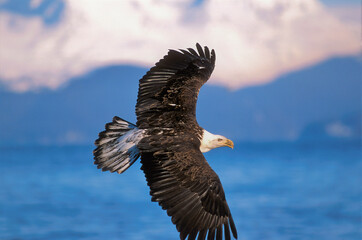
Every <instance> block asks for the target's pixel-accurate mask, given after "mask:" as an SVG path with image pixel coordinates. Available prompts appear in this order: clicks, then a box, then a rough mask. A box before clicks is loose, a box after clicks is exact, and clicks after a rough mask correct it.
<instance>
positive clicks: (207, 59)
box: [94, 44, 237, 240]
mask: <svg viewBox="0 0 362 240" xmlns="http://www.w3.org/2000/svg"><path fill="white" fill-rule="evenodd" d="M196 48H197V51H196V50H194V49H191V48H188V49H187V50H179V51H175V50H170V51H169V52H168V54H167V55H166V56H165V57H164V58H163V59H161V60H160V61H159V62H158V63H156V65H155V66H154V67H152V68H151V69H150V71H148V72H147V73H146V75H145V76H144V77H143V78H142V79H141V80H140V82H139V91H138V99H137V104H136V115H137V123H136V125H133V124H131V123H129V122H127V121H125V120H123V119H121V118H118V117H115V118H114V119H113V122H112V123H108V124H107V125H106V130H105V131H103V132H101V133H100V134H99V139H97V141H96V142H95V144H96V146H97V148H96V149H95V151H94V159H95V164H97V166H98V168H102V170H104V171H107V170H108V171H111V172H114V171H118V172H119V173H122V172H123V171H125V170H126V169H127V168H128V167H129V166H131V165H132V164H133V163H134V162H135V160H137V158H138V157H139V156H141V163H142V167H141V169H142V170H143V172H144V174H145V176H146V179H147V184H148V186H149V187H150V194H151V196H152V201H155V202H158V203H159V205H160V206H161V207H162V208H163V209H164V210H166V211H167V214H168V215H169V216H171V220H172V222H173V223H174V224H175V225H176V228H177V230H178V231H179V232H180V239H186V238H187V239H189V240H191V239H196V238H197V239H199V240H201V239H206V238H207V239H208V240H211V239H217V240H221V239H223V236H224V237H225V239H227V240H229V239H231V234H232V236H234V238H237V231H236V227H235V224H234V221H233V218H232V216H231V212H230V209H229V207H228V205H227V202H226V199H225V193H224V190H223V187H222V185H221V182H220V179H219V177H218V176H217V174H216V173H215V172H214V171H213V170H212V169H211V167H210V166H209V164H208V163H207V161H206V159H205V157H204V155H203V154H202V152H201V150H202V149H212V148H215V147H221V146H230V142H231V140H229V139H227V138H225V137H223V136H220V135H214V134H211V133H209V132H207V131H206V130H204V129H203V128H201V127H200V126H199V125H198V123H197V121H196V102H197V97H198V93H199V90H200V88H201V86H202V85H203V84H204V83H205V82H206V81H207V80H208V79H209V77H210V75H211V73H212V71H213V69H214V66H215V52H214V50H212V51H211V52H210V51H209V49H208V48H207V47H204V48H202V47H201V46H200V45H199V44H197V45H196ZM231 143H232V142H231ZM230 230H231V231H230Z"/></svg>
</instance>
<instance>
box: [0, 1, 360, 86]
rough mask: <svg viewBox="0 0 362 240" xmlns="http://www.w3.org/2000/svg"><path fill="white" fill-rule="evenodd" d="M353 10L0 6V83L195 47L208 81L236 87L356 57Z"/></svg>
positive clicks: (43, 80) (143, 62)
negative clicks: (206, 64)
mask: <svg viewBox="0 0 362 240" xmlns="http://www.w3.org/2000/svg"><path fill="white" fill-rule="evenodd" d="M360 14H361V13H360V1H352V0H348V1H336V0H333V1H327V0H323V1H317V0H294V1H290V0H242V1H240V0H226V1H220V0H196V1H195V0H166V1H161V0H143V1H141V0H138V1H127V0H124V1H119V0H103V1H90V0H63V1H62V0H11V1H10V0H0V36H1V38H0V81H1V83H2V85H5V86H6V87H8V88H9V89H11V90H13V91H16V92H25V91H33V90H37V89H39V88H50V89H57V88H59V87H60V86H62V85H63V84H65V83H66V82H67V81H69V80H70V79H71V78H73V77H77V76H80V75H83V74H85V73H87V72H90V71H92V70H94V69H97V68H100V67H104V66H108V65H119V64H127V65H135V66H141V67H151V66H152V65H153V64H154V63H155V62H157V61H158V60H159V59H160V58H162V57H163V56H164V55H165V54H166V53H167V51H168V49H179V48H188V47H195V44H196V42H199V43H200V44H201V45H207V46H209V47H210V48H213V49H215V51H216V56H217V60H216V68H215V70H214V73H213V75H212V77H211V79H210V81H209V83H210V84H215V85H219V86H224V87H227V88H229V89H234V90H236V89H240V88H242V87H246V86H252V85H258V84H263V83H267V82H270V81H272V80H274V79H275V78H277V77H278V76H281V75H282V74H285V73H288V72H292V71H295V70H298V69H302V68H305V67H307V66H310V65H313V64H316V63H318V62H320V61H323V60H325V59H328V58H332V57H335V56H345V55H356V54H358V53H359V52H360V48H361V46H360V39H361V38H360V36H361V32H360V29H361V26H360V21H361V16H360Z"/></svg>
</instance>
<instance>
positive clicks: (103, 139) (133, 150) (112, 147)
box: [93, 117, 143, 173]
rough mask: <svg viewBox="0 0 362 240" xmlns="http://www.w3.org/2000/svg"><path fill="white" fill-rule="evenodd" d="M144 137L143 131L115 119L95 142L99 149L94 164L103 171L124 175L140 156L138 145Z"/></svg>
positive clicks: (94, 152) (119, 119)
mask: <svg viewBox="0 0 362 240" xmlns="http://www.w3.org/2000/svg"><path fill="white" fill-rule="evenodd" d="M142 137H143V130H140V129H138V128H137V127H136V126H135V125H133V124H132V123H130V122H127V121H125V120H123V119H121V118H119V117H114V118H113V121H112V122H110V123H107V124H106V130H105V131H103V132H101V133H99V138H98V139H97V140H96V141H95V145H96V146H97V148H96V149H95V150H94V151H93V155H94V160H95V161H94V164H96V165H97V167H98V168H101V169H102V170H103V171H110V172H115V171H117V172H118V173H123V172H124V171H126V170H127V169H128V168H129V167H130V166H131V165H132V164H133V163H134V162H135V161H136V160H137V159H138V157H139V156H140V151H139V149H138V148H137V144H138V142H139V141H140V140H141V139H142Z"/></svg>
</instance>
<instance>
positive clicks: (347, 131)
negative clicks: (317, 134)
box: [326, 122, 353, 137]
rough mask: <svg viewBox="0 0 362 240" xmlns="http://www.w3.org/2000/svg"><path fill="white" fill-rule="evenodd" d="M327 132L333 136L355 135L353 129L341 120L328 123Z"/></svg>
mask: <svg viewBox="0 0 362 240" xmlns="http://www.w3.org/2000/svg"><path fill="white" fill-rule="evenodd" d="M326 132H327V134H328V135H329V136H332V137H351V136H352V135H353V130H352V129H351V128H350V127H348V126H346V125H343V124H342V123H340V122H334V123H331V124H329V125H327V126H326Z"/></svg>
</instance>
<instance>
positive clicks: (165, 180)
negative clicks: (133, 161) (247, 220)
mask: <svg viewBox="0 0 362 240" xmlns="http://www.w3.org/2000/svg"><path fill="white" fill-rule="evenodd" d="M183 137H185V136H183ZM163 138H165V140H166V139H167V137H166V136H164V137H163ZM181 138H182V137H181V136H180V137H179V138H174V137H172V138H168V139H169V141H168V143H166V142H165V143H164V144H163V146H162V147H161V145H160V144H159V143H160V142H159V141H157V142H158V143H155V144H153V141H152V139H149V140H148V141H147V140H146V139H145V140H146V141H144V142H147V144H149V146H148V147H147V148H152V147H151V145H154V147H153V151H155V150H156V148H159V149H160V150H159V151H156V152H150V153H144V154H143V156H142V160H141V163H142V170H143V171H144V173H145V176H146V178H147V182H148V185H149V187H150V189H151V191H150V194H151V196H152V201H157V202H158V203H159V204H160V205H161V206H162V208H163V209H165V210H167V214H168V215H169V216H171V217H172V222H173V223H174V224H176V228H177V230H178V231H179V232H180V238H181V239H186V237H187V236H188V239H195V237H196V236H199V237H198V239H205V238H206V235H208V239H217V240H219V239H223V238H222V236H223V235H224V236H225V239H227V240H228V239H230V236H231V234H230V229H231V232H232V234H233V236H234V237H235V238H237V232H236V228H235V224H234V221H233V218H232V216H231V212H230V210H229V207H228V205H227V202H226V199H225V194H224V190H223V187H222V185H221V182H220V180H219V177H218V176H217V174H216V173H215V172H214V171H213V170H212V169H211V167H210V166H209V164H208V163H207V162H206V159H205V158H204V156H203V154H202V153H201V152H200V150H199V149H197V148H195V147H194V146H195V145H194V144H193V142H192V141H189V142H184V143H181V142H180V141H181ZM141 142H142V141H141ZM157 145H159V146H157ZM144 147H146V146H144Z"/></svg>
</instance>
